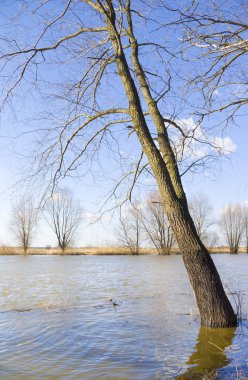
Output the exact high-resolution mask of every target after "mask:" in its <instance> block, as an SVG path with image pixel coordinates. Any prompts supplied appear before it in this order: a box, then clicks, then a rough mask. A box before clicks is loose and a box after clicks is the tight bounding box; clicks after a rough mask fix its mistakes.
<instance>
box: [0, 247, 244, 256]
mask: <svg viewBox="0 0 248 380" xmlns="http://www.w3.org/2000/svg"><path fill="white" fill-rule="evenodd" d="M210 252H213V253H229V249H228V247H215V248H211V249H210ZM239 252H240V253H244V252H246V249H245V248H243V247H242V248H240V250H239ZM140 254H141V255H155V254H157V251H156V250H155V249H154V248H142V249H141V252H140ZM171 254H172V255H179V254H180V251H179V249H178V248H173V249H172V252H171ZM0 255H9V256H11V255H23V250H22V249H21V248H19V247H9V246H5V245H2V246H1V247H0ZM28 255H131V253H130V251H129V249H128V248H125V247H82V248H73V247H70V248H67V249H66V250H65V252H64V253H63V252H61V250H60V249H59V248H53V247H51V248H30V249H29V250H28Z"/></svg>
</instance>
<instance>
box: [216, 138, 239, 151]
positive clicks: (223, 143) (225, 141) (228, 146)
mask: <svg viewBox="0 0 248 380" xmlns="http://www.w3.org/2000/svg"><path fill="white" fill-rule="evenodd" d="M214 145H215V146H216V147H217V149H218V148H219V149H220V150H221V153H223V154H230V153H233V152H235V151H236V149H237V145H236V144H235V143H234V142H233V141H232V139H231V138H230V137H228V136H227V137H215V138H214Z"/></svg>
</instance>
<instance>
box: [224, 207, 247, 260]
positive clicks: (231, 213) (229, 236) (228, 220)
mask: <svg viewBox="0 0 248 380" xmlns="http://www.w3.org/2000/svg"><path fill="white" fill-rule="evenodd" d="M220 226H221V228H222V231H223V234H224V237H225V240H226V243H227V244H228V246H229V249H230V253H238V250H239V246H240V243H241V239H242V235H243V232H244V213H243V209H242V207H241V206H240V204H235V205H232V204H229V205H228V206H227V207H226V208H225V209H224V211H223V212H222V214H221V219H220Z"/></svg>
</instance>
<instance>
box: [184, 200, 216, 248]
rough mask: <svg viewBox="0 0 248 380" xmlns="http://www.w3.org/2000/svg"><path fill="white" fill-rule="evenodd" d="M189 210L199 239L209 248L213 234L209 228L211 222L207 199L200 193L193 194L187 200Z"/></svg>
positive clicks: (210, 209)
mask: <svg viewBox="0 0 248 380" xmlns="http://www.w3.org/2000/svg"><path fill="white" fill-rule="evenodd" d="M189 210H190V214H191V216H192V218H193V221H194V224H195V228H196V231H197V233H198V235H199V237H200V239H201V240H202V241H203V242H204V244H205V245H206V246H211V243H212V238H213V234H212V232H211V231H209V228H210V227H211V225H212V224H213V221H212V220H211V218H210V216H211V211H212V207H211V205H210V203H209V200H208V198H207V197H206V196H205V195H204V194H201V193H198V194H194V195H193V196H192V197H191V198H190V200H189Z"/></svg>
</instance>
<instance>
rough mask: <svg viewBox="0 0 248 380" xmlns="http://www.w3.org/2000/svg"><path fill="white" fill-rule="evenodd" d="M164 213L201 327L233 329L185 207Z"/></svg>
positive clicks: (212, 267)
mask: <svg viewBox="0 0 248 380" xmlns="http://www.w3.org/2000/svg"><path fill="white" fill-rule="evenodd" d="M166 210H167V213H168V218H169V220H170V222H171V225H172V228H173V231H174V234H175V236H176V239H177V241H178V245H179V247H180V249H181V251H182V256H183V261H184V264H185V267H186V269H187V272H188V275H189V278H190V282H191V284H192V287H193V290H194V293H195V296H196V302H197V305H198V308H199V312H200V316H201V322H202V324H204V325H207V326H211V327H228V326H235V325H236V323H237V319H236V315H235V314H234V312H233V309H232V306H231V304H230V302H229V300H228V298H227V296H226V294H225V291H224V289H223V286H222V283H221V280H220V277H219V274H218V272H217V270H216V267H215V265H214V263H213V260H212V258H211V256H210V254H209V253H208V251H207V249H206V248H205V246H204V245H203V243H202V242H201V240H200V239H199V237H198V235H197V233H196V229H195V226H194V223H193V221H192V218H191V216H190V214H189V212H188V210H187V207H186V206H185V205H183V206H181V205H176V204H175V203H174V202H173V204H172V206H170V207H166Z"/></svg>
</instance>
